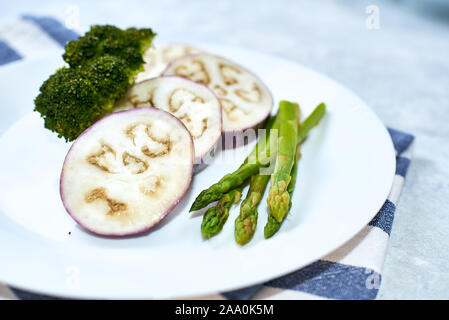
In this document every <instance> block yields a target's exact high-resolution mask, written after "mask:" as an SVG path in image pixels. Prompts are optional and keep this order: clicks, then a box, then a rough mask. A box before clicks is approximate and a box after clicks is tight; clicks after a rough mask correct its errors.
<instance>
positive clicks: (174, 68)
mask: <svg viewBox="0 0 449 320" xmlns="http://www.w3.org/2000/svg"><path fill="white" fill-rule="evenodd" d="M163 75H177V76H181V77H184V78H187V79H190V80H193V81H195V82H198V83H201V84H203V85H205V86H207V87H209V89H211V90H212V91H214V93H215V94H216V95H217V97H218V99H219V101H220V103H221V106H222V110H223V131H224V132H239V131H243V130H245V129H249V128H255V127H258V126H259V125H261V124H262V123H263V121H264V120H265V119H266V118H267V116H268V115H269V114H270V112H271V109H272V108H273V99H272V96H271V94H270V91H269V90H268V88H267V87H266V86H265V84H264V83H263V82H262V81H261V80H260V79H259V78H257V77H256V76H255V75H254V74H253V73H251V72H249V71H248V70H246V69H244V68H243V67H242V66H240V65H238V64H236V63H234V62H232V61H229V60H227V59H224V58H222V57H218V56H214V55H210V54H206V53H200V54H194V55H188V56H185V57H181V58H179V59H177V60H175V61H173V62H172V63H171V64H169V65H168V67H167V69H165V71H164V73H163Z"/></svg>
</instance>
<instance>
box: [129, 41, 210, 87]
mask: <svg viewBox="0 0 449 320" xmlns="http://www.w3.org/2000/svg"><path fill="white" fill-rule="evenodd" d="M200 52H201V50H200V49H198V48H195V47H192V46H188V45H184V44H170V45H166V46H161V47H151V48H149V49H148V50H147V51H146V52H145V54H144V55H143V60H144V61H145V65H144V68H145V70H144V71H142V72H141V73H139V74H138V75H137V78H136V82H140V81H143V80H146V79H150V78H154V77H158V76H160V75H161V74H162V72H163V71H164V70H165V68H166V67H167V65H168V64H169V63H170V62H172V61H174V60H176V59H178V58H180V57H183V56H186V55H189V54H195V53H200Z"/></svg>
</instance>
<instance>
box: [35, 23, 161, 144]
mask: <svg viewBox="0 0 449 320" xmlns="http://www.w3.org/2000/svg"><path fill="white" fill-rule="evenodd" d="M154 36H155V34H154V33H153V32H152V31H151V29H135V28H130V29H127V30H121V29H119V28H116V27H113V26H108V25H106V26H93V27H91V29H90V31H89V32H87V33H86V34H85V35H84V36H82V37H80V38H79V39H77V40H74V41H70V42H68V43H67V45H66V51H65V53H64V55H63V58H64V60H65V61H66V62H67V63H68V64H69V67H62V68H60V69H59V70H57V71H56V73H55V74H53V75H52V76H50V77H49V78H48V79H47V80H46V81H45V82H44V83H43V84H42V86H41V87H40V93H39V95H38V96H37V97H36V99H35V101H34V102H35V111H37V112H39V113H40V114H41V116H42V117H43V118H44V121H45V127H46V128H47V129H49V130H51V131H53V132H56V133H57V134H58V137H64V138H65V139H66V141H72V140H74V139H76V138H77V137H78V136H79V135H80V134H81V133H82V132H83V131H84V130H85V129H87V128H88V127H89V126H90V125H92V124H93V123H95V122H96V121H97V120H99V119H101V118H102V117H103V116H105V115H107V114H109V113H111V112H113V106H114V103H115V101H116V100H117V99H118V98H120V97H121V96H123V95H124V94H125V92H126V90H128V88H129V86H130V85H131V84H132V83H133V82H134V78H135V76H136V74H137V73H138V72H140V71H142V70H143V64H144V61H143V58H142V55H143V53H144V52H145V50H146V49H147V48H148V47H149V46H150V45H151V41H152V39H153V37H154Z"/></svg>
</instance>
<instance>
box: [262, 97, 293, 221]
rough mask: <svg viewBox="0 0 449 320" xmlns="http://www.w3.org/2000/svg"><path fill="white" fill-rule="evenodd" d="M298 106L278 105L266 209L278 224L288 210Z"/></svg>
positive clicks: (282, 102) (286, 103)
mask: <svg viewBox="0 0 449 320" xmlns="http://www.w3.org/2000/svg"><path fill="white" fill-rule="evenodd" d="M298 115H299V106H298V104H296V103H292V102H288V101H281V102H280V104H279V119H280V122H281V124H282V125H281V126H280V130H279V141H278V150H277V156H276V165H275V168H274V172H273V174H272V175H271V184H270V190H269V193H268V199H267V203H268V208H269V209H270V214H271V215H272V216H273V217H274V218H275V219H276V221H278V222H282V220H283V219H284V217H285V215H286V214H287V212H288V209H289V203H290V195H289V194H288V191H287V186H288V184H289V183H290V180H291V176H290V173H291V171H292V168H293V165H294V163H295V160H296V157H295V153H296V142H297V136H298V124H299V123H298V119H299V116H298Z"/></svg>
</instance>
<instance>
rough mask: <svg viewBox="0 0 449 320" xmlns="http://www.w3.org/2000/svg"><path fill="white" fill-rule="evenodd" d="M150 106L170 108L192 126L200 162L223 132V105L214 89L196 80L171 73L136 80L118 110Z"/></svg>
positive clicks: (189, 126)
mask: <svg viewBox="0 0 449 320" xmlns="http://www.w3.org/2000/svg"><path fill="white" fill-rule="evenodd" d="M142 106H144V107H145V106H146V107H148V106H150V107H155V108H159V109H162V110H165V111H167V112H170V113H171V114H173V115H174V116H175V117H177V118H178V119H179V120H181V121H182V122H183V123H184V125H185V126H186V127H187V129H188V130H189V132H190V134H191V135H192V138H193V144H194V147H195V163H196V164H199V163H200V162H201V159H202V157H203V156H204V155H206V154H208V153H209V152H210V151H211V150H212V148H213V147H214V146H215V144H216V142H217V140H218V139H219V138H220V136H221V107H220V103H219V102H218V100H217V98H216V97H215V95H214V93H213V92H212V91H211V90H209V89H208V88H207V87H205V86H203V85H200V84H198V83H195V82H193V81H190V80H187V79H184V78H181V77H176V76H167V77H159V78H153V79H149V80H145V81H142V82H139V83H136V84H134V85H133V86H132V87H131V88H129V90H128V91H127V92H126V94H125V96H124V97H123V98H122V99H120V100H119V101H118V102H117V104H116V106H115V108H116V110H128V109H132V108H138V107H142Z"/></svg>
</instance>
